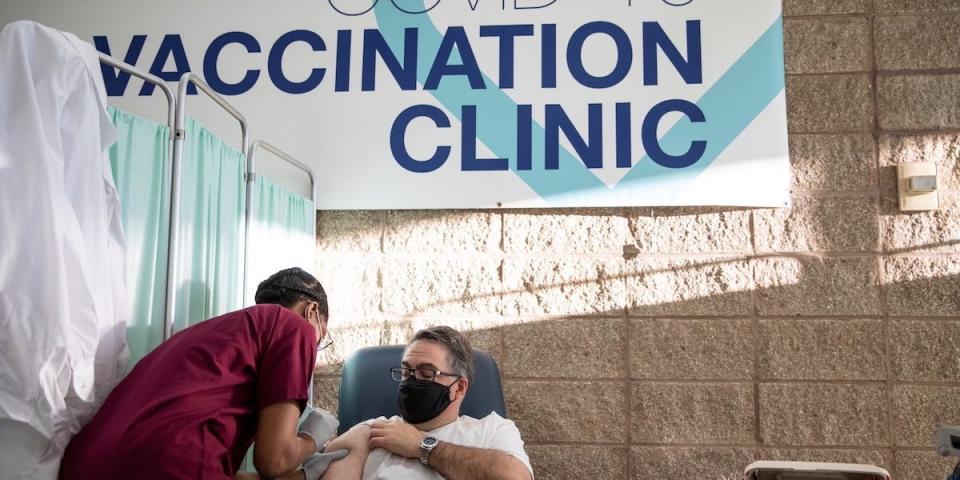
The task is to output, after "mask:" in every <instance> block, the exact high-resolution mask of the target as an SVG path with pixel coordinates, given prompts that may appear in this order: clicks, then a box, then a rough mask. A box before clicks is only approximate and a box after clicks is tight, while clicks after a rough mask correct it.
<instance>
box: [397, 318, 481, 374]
mask: <svg viewBox="0 0 960 480" xmlns="http://www.w3.org/2000/svg"><path fill="white" fill-rule="evenodd" d="M417 340H429V341H431V342H437V343H439V344H441V345H443V346H444V347H446V348H447V362H448V363H449V364H450V368H452V369H453V371H454V373H456V374H457V375H462V376H464V377H466V378H467V380H471V381H472V380H473V348H472V347H471V346H470V342H469V341H467V337H464V336H463V334H462V333H460V332H458V331H456V330H454V329H452V328H450V327H447V326H443V325H441V326H436V327H430V328H424V329H423V330H420V331H418V332H417V333H415V334H413V338H411V339H410V343H408V344H407V347H409V346H410V345H411V344H412V343H413V342H416V341H417Z"/></svg>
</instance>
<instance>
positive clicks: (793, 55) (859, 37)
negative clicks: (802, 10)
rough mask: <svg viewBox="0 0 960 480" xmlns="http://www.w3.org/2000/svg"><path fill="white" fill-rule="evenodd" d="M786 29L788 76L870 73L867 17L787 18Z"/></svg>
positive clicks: (785, 48) (785, 46) (784, 24)
mask: <svg viewBox="0 0 960 480" xmlns="http://www.w3.org/2000/svg"><path fill="white" fill-rule="evenodd" d="M783 28H784V54H785V57H786V58H785V60H786V70H787V73H842V72H865V71H867V70H870V66H871V65H870V46H869V43H870V25H869V23H868V22H867V19H866V17H825V18H788V19H787V20H786V21H784V22H783Z"/></svg>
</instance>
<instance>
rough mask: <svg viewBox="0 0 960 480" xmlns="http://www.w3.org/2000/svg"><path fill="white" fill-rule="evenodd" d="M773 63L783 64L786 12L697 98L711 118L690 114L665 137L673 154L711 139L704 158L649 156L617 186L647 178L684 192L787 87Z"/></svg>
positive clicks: (674, 191) (663, 143) (659, 185)
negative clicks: (701, 120)
mask: <svg viewBox="0 0 960 480" xmlns="http://www.w3.org/2000/svg"><path fill="white" fill-rule="evenodd" d="M771 65H783V19H782V17H781V18H778V19H777V21H776V22H774V23H773V25H771V26H770V28H768V29H767V31H766V32H765V33H764V34H763V35H762V36H761V37H760V38H759V39H758V40H757V41H756V43H754V44H753V46H751V47H750V48H749V49H748V50H747V52H746V53H744V54H743V56H741V57H740V59H739V60H737V62H736V63H734V64H733V66H732V67H731V68H730V69H729V70H727V72H726V73H725V74H723V76H722V77H720V79H719V80H717V82H716V83H715V84H714V85H713V86H712V87H710V90H708V91H707V93H706V94H704V95H703V97H701V98H700V100H699V101H697V106H699V107H700V109H701V110H703V112H704V115H705V116H706V118H707V123H706V124H695V123H692V122H690V121H689V120H688V119H687V118H686V117H684V118H683V119H682V120H681V121H679V122H677V123H676V124H675V125H674V126H673V127H672V128H670V130H669V131H668V132H667V134H666V135H664V136H663V137H662V138H661V139H660V144H661V146H662V147H663V149H664V150H665V151H667V152H669V153H673V154H680V153H682V152H684V151H686V149H687V148H689V147H690V142H691V141H693V140H706V141H707V150H706V152H704V155H703V158H701V159H700V161H698V162H697V163H695V164H693V165H691V166H690V167H687V168H684V169H670V168H666V167H663V166H660V165H658V164H656V163H654V162H653V161H652V160H651V159H650V158H649V157H646V156H645V157H643V158H642V159H641V160H640V161H639V162H637V164H636V165H634V167H633V169H631V170H630V172H629V173H627V174H626V175H625V176H624V177H623V179H621V180H620V183H618V184H617V186H619V185H623V184H637V183H644V184H649V185H643V187H647V186H649V187H650V188H663V189H664V193H666V194H668V196H673V195H676V194H678V193H681V192H680V191H679V190H678V188H677V187H678V186H679V185H680V184H682V183H687V182H689V181H692V180H693V179H695V178H696V177H697V176H699V175H700V174H701V173H703V171H704V170H706V169H707V167H709V166H710V164H712V163H713V162H714V161H715V160H716V159H717V157H719V156H720V154H721V153H723V151H724V150H726V149H727V147H729V146H730V144H731V143H733V141H734V140H735V139H736V138H737V137H738V136H740V134H741V133H743V131H744V130H746V129H747V127H749V126H750V123H751V122H753V120H754V119H755V118H757V116H758V115H760V113H761V112H763V110H764V109H766V108H767V106H768V105H769V104H770V102H772V101H773V100H774V99H775V98H776V97H777V96H778V95H780V92H782V91H783V89H784V76H783V70H781V69H779V68H776V69H771V68H770V66H771ZM664 175H670V176H671V177H673V178H672V179H671V181H670V182H663V179H662V178H659V177H661V176H664ZM632 187H636V185H632Z"/></svg>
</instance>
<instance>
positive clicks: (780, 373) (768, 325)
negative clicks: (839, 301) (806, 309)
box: [756, 319, 886, 380]
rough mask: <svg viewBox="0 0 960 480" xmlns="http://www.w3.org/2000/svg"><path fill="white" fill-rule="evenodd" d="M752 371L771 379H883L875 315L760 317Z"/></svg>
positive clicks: (880, 336) (881, 347) (881, 348)
mask: <svg viewBox="0 0 960 480" xmlns="http://www.w3.org/2000/svg"><path fill="white" fill-rule="evenodd" d="M759 337H760V341H759V342H758V343H757V346H756V348H757V350H759V355H758V356H759V365H758V367H757V368H758V369H759V372H758V376H759V378H761V379H771V380H883V379H885V378H886V375H885V371H884V339H883V322H882V321H880V320H818V319H797V320H760V334H759Z"/></svg>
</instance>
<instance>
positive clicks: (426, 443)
mask: <svg viewBox="0 0 960 480" xmlns="http://www.w3.org/2000/svg"><path fill="white" fill-rule="evenodd" d="M439 443H440V441H439V440H437V439H436V438H433V437H423V440H421V441H420V463H422V464H424V465H426V466H428V467H429V466H430V452H432V451H433V449H434V448H437V445H438V444H439Z"/></svg>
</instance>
